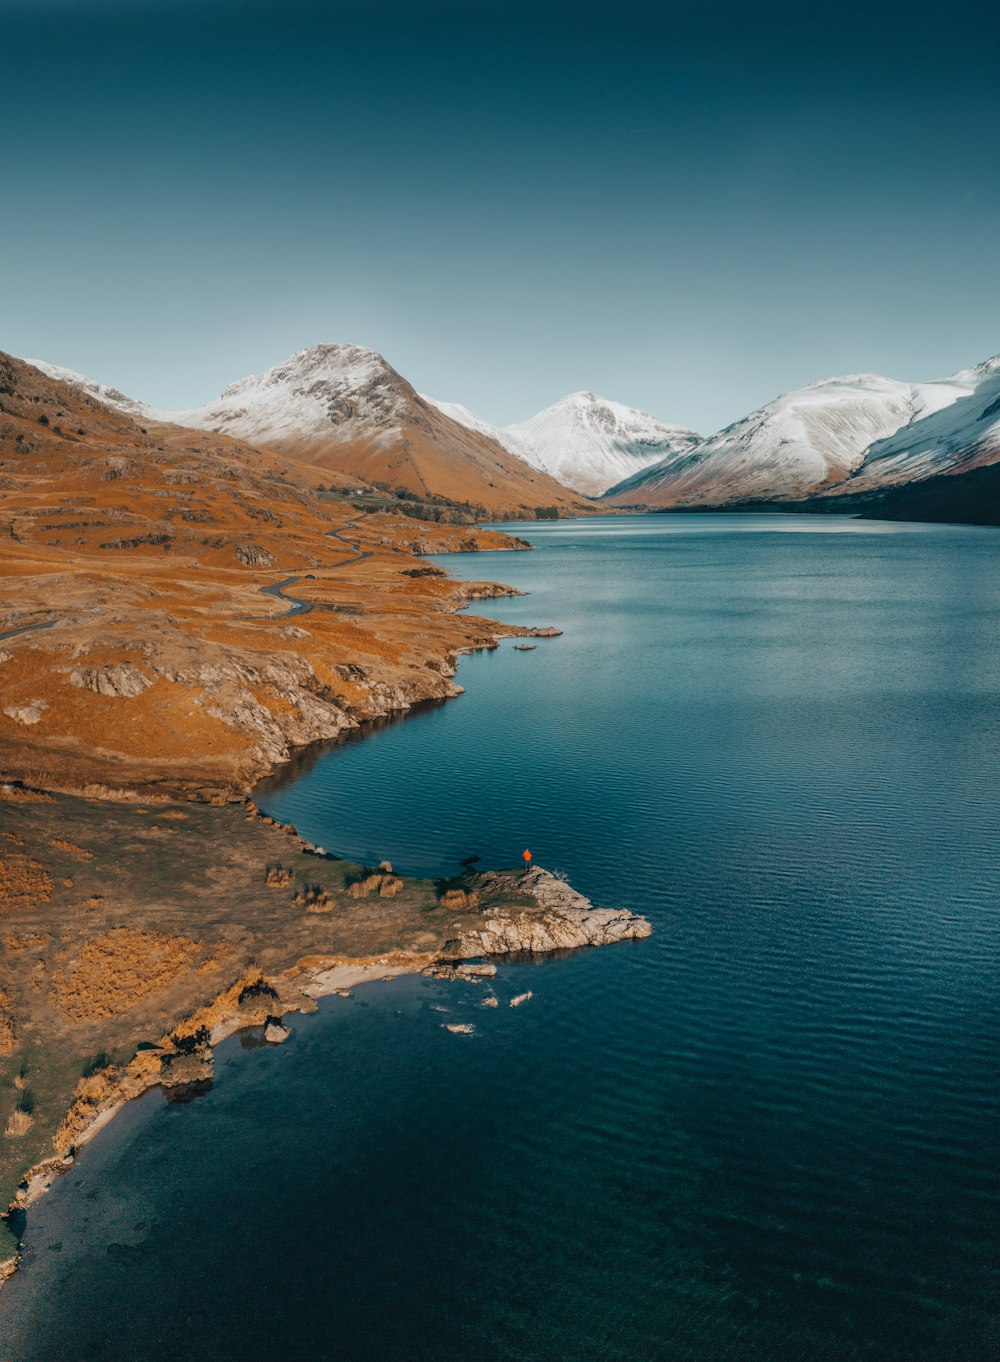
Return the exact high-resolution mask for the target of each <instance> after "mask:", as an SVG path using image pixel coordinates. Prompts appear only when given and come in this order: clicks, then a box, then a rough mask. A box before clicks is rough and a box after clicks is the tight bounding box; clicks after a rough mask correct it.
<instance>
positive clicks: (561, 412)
mask: <svg viewBox="0 0 1000 1362" xmlns="http://www.w3.org/2000/svg"><path fill="white" fill-rule="evenodd" d="M427 400H428V401H429V402H433V404H434V406H436V407H437V408H438V410H439V411H442V412H444V413H445V414H446V415H448V416H450V417H451V418H452V419H453V420H455V421H460V422H461V423H462V424H463V425H465V426H468V427H469V428H470V429H471V430H478V431H481V432H482V433H484V434H488V435H490V436H492V437H493V439H495V440H498V441H500V443H501V444H503V445H504V446H505V447H506V448H507V449H509V450H510V451H511V452H512V453H514V454H517V455H518V456H519V457H520V458H522V459H525V460H526V461H527V462H528V463H530V464H533V465H534V466H535V467H536V468H538V469H540V470H542V471H543V472H546V473H549V474H551V475H552V477H554V478H556V479H558V481H559V482H560V483H563V484H564V485H565V486H566V487H572V488H573V489H574V490H575V491H577V492H581V493H583V495H585V496H599V495H600V494H601V493H602V492H604V491H606V490H607V488H609V487H610V486H612V484H614V483H617V482H620V481H621V480H622V479H623V478H626V477H629V476H630V475H631V474H633V473H635V472H636V471H637V470H639V469H642V468H645V467H647V466H648V465H649V464H653V463H656V462H657V461H659V460H661V459H663V458H664V457H666V456H667V455H671V454H675V453H680V452H686V451H689V450H691V449H693V448H694V447H695V446H696V445H697V444H698V443H699V442H700V440H701V436H700V435H698V434H697V433H696V432H695V431H693V430H688V429H687V428H686V427H684V426H675V425H669V424H667V423H666V422H664V421H658V420H657V419H656V418H655V417H654V416H650V415H649V414H648V413H647V412H644V411H639V410H638V409H637V408H635V407H626V406H623V404H622V403H620V402H612V401H610V400H609V399H608V398H605V397H598V396H597V395H596V394H595V393H590V392H578V393H569V394H568V395H567V396H566V397H561V398H560V399H559V401H558V402H554V403H553V404H552V406H551V407H546V408H545V410H544V411H540V412H537V413H536V415H534V416H531V417H529V418H528V419H527V420H526V421H519V422H516V423H515V424H513V425H510V426H503V427H499V426H492V425H490V423H489V422H488V421H483V420H482V419H481V418H480V417H478V416H476V415H474V413H472V412H471V411H469V409H468V408H467V407H463V406H461V405H459V404H458V403H457V402H438V401H436V400H435V399H434V398H428V399H427Z"/></svg>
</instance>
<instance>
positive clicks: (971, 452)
mask: <svg viewBox="0 0 1000 1362" xmlns="http://www.w3.org/2000/svg"><path fill="white" fill-rule="evenodd" d="M932 387H933V388H934V389H936V390H938V391H940V392H941V393H942V394H944V393H948V394H950V395H951V400H950V401H949V402H948V403H947V404H946V405H941V406H931V407H930V408H929V409H927V410H925V411H922V412H919V413H917V414H916V415H915V416H914V419H913V420H911V421H910V422H909V423H908V424H907V425H905V426H903V427H901V428H900V429H899V430H898V431H896V432H895V433H894V434H892V435H890V436H888V437H886V438H885V439H883V440H877V441H876V442H875V443H874V444H872V445H871V446H870V447H869V448H868V450H867V451H866V453H865V457H864V460H863V462H862V463H861V465H860V467H859V468H858V469H857V470H856V471H855V473H854V474H852V476H851V478H850V479H849V480H848V481H847V482H845V483H844V484H843V486H842V487H839V488H837V489H836V491H837V492H838V493H845V494H846V493H854V492H865V491H869V490H872V489H876V488H880V487H894V486H899V485H900V484H903V483H910V482H916V481H920V480H922V479H924V478H930V477H934V476H935V475H937V474H940V473H947V472H950V471H952V470H958V471H963V470H965V469H969V468H977V467H982V466H983V465H986V464H992V463H995V462H996V461H997V459H1000V356H994V357H993V358H992V359H988V360H986V361H985V362H984V363H982V364H977V365H976V366H975V368H973V369H963V370H962V371H961V372H960V373H957V374H953V375H952V376H951V378H948V379H944V380H942V382H941V383H939V384H925V385H924V388H925V389H928V388H932Z"/></svg>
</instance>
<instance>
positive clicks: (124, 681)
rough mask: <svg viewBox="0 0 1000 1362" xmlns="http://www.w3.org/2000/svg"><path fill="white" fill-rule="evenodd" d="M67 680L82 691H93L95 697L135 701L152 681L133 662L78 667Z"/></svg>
mask: <svg viewBox="0 0 1000 1362" xmlns="http://www.w3.org/2000/svg"><path fill="white" fill-rule="evenodd" d="M66 680H67V681H68V682H69V683H70V685H71V686H77V687H78V688H79V689H80V690H92V691H93V692H94V693H95V695H114V696H118V697H121V698H123V699H134V698H135V696H137V695H141V694H142V692H143V691H144V690H148V689H149V687H150V686H151V685H152V684H153V682H152V680H151V679H150V678H149V677H148V676H147V675H146V673H145V672H141V671H140V670H139V668H138V667H135V666H133V665H132V663H131V662H118V663H115V664H113V665H111V666H107V667H76V668H74V670H73V671H71V672H70V674H69V676H68V677H67V678H66Z"/></svg>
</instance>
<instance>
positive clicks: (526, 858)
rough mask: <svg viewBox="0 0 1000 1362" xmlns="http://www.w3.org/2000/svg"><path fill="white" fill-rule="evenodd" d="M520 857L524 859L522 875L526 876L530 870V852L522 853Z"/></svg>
mask: <svg viewBox="0 0 1000 1362" xmlns="http://www.w3.org/2000/svg"><path fill="white" fill-rule="evenodd" d="M521 855H522V857H523V858H524V873H525V874H527V872H528V871H529V870H530V869H531V852H530V851H522V852H521Z"/></svg>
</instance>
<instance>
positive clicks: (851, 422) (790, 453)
mask: <svg viewBox="0 0 1000 1362" xmlns="http://www.w3.org/2000/svg"><path fill="white" fill-rule="evenodd" d="M28 363H31V364H34V365H36V366H37V367H38V368H39V369H41V370H42V371H43V372H45V373H47V374H49V375H50V376H51V377H53V378H57V379H62V380H65V381H68V382H70V383H74V384H76V385H77V386H79V387H81V388H83V389H84V391H86V392H88V393H90V394H91V395H92V396H93V397H95V398H97V399H98V400H99V401H102V402H105V403H107V404H108V405H110V406H113V407H116V408H118V409H119V410H121V411H124V412H126V413H128V414H129V415H130V416H133V417H136V418H138V419H140V420H141V419H143V418H145V419H148V420H160V421H171V422H174V423H176V424H178V425H184V426H193V427H195V428H198V429H203V430H215V431H223V432H225V433H227V434H230V435H234V436H237V437H239V438H242V439H245V440H248V441H250V442H259V443H262V444H267V443H269V442H270V441H280V440H284V439H291V440H303V441H308V440H317V439H333V440H339V441H347V440H351V439H355V438H358V437H361V436H364V437H365V438H366V439H368V440H370V441H373V442H375V443H376V444H380V445H381V444H391V443H392V442H393V441H394V440H396V439H397V438H398V437H399V433H400V431H401V429H402V428H403V427H407V428H412V427H414V426H418V427H419V426H424V427H426V425H427V423H428V421H430V420H432V419H437V418H436V414H435V413H434V412H432V411H431V410H430V409H431V408H436V409H437V410H438V411H440V412H442V413H443V414H444V415H445V416H447V417H450V418H451V420H453V421H455V422H457V423H458V424H459V425H461V426H465V427H467V428H468V429H471V430H474V431H477V432H478V433H480V434H481V435H485V436H487V437H489V438H491V439H493V440H495V441H497V442H498V443H499V444H500V445H502V446H503V448H504V449H506V450H507V451H508V452H509V453H510V454H513V455H514V456H516V457H517V458H519V459H521V460H523V461H524V462H525V463H527V464H529V465H531V466H532V467H533V468H535V469H539V470H541V471H543V472H545V473H549V474H551V475H552V476H553V477H554V478H556V479H557V480H558V481H559V482H561V483H563V485H564V486H567V487H571V488H572V489H573V490H574V491H578V492H582V493H584V494H585V495H588V496H599V495H600V494H601V493H604V492H606V495H607V497H608V499H609V501H611V502H612V503H613V504H615V505H624V506H629V505H643V504H648V505H654V506H655V505H659V506H673V505H679V506H684V505H695V506H698V505H701V506H706V505H708V506H710V505H726V504H729V503H732V502H737V501H744V500H748V499H753V500H762V501H763V500H785V501H794V500H798V499H800V498H803V497H808V496H815V495H818V494H823V495H842V494H847V493H853V492H864V491H871V490H873V489H876V488H880V487H887V486H894V485H897V484H900V483H904V482H910V481H914V480H919V479H922V478H926V477H930V476H932V475H933V474H935V473H942V472H950V471H961V470H963V469H965V468H972V467H976V466H977V465H982V464H988V463H993V462H997V461H1000V356H996V357H994V358H993V359H989V360H986V361H985V362H984V363H982V364H979V365H977V366H975V367H974V368H972V369H963V370H961V371H960V372H959V373H956V374H953V375H951V376H950V377H949V378H944V379H939V380H934V381H930V382H925V383H902V382H897V381H896V380H894V379H891V378H884V377H883V376H881V375H880V374H849V375H847V376H846V377H842V378H829V379H821V380H819V381H817V382H815V383H810V384H808V385H807V386H806V387H804V388H800V389H798V390H797V391H795V392H790V393H785V394H783V395H782V396H781V397H778V398H776V399H775V400H774V401H773V402H769V403H768V404H767V405H766V406H763V407H760V408H759V409H758V410H757V411H754V412H751V414H750V415H749V416H746V417H744V418H743V419H742V420H741V421H737V422H735V423H734V424H733V425H731V426H727V427H726V429H725V430H722V431H719V432H718V434H716V435H712V436H710V437H709V438H708V439H702V437H701V436H699V435H698V434H697V433H696V432H695V431H693V430H688V429H687V428H685V427H683V426H677V425H670V424H668V423H666V422H663V421H659V420H657V419H656V418H655V417H653V416H650V415H649V414H648V413H646V412H642V411H638V410H636V409H635V408H632V407H626V406H623V405H622V404H621V403H619V402H611V401H608V400H607V399H606V398H602V397H598V396H597V395H596V394H594V393H590V392H579V393H570V394H569V395H568V396H566V397H563V398H560V400H559V401H558V402H555V403H554V404H553V405H552V406H551V407H546V408H545V410H544V411H540V412H538V413H537V415H535V416H532V417H530V418H529V419H528V420H526V421H521V422H518V423H516V424H514V425H510V426H505V427H498V426H494V425H492V424H491V423H490V422H488V421H484V420H482V419H481V418H480V417H478V416H476V415H475V414H474V413H472V412H470V411H469V410H468V408H466V407H463V406H460V405H459V404H458V403H453V402H439V401H436V400H435V399H433V398H430V397H425V396H422V395H420V394H418V393H417V392H416V391H415V390H414V389H413V388H412V387H411V385H410V384H409V383H408V382H407V381H406V380H405V379H404V378H402V377H401V376H400V375H399V374H398V373H397V372H396V371H395V370H394V369H393V368H392V367H391V366H390V365H389V364H388V363H387V361H386V360H384V359H383V358H382V356H381V355H379V354H377V353H376V352H375V351H374V350H370V349H367V348H366V347H364V346H360V345H346V344H329V345H314V346H311V347H309V348H307V349H305V350H299V351H297V352H296V354H294V355H291V356H290V357H289V358H288V359H286V360H283V361H282V362H281V363H280V364H276V365H275V366H274V367H273V368H271V369H268V370H267V371H266V372H265V373H263V374H254V375H251V376H250V377H248V378H244V379H241V380H240V381H239V382H238V383H233V384H232V385H231V386H230V387H228V388H227V389H226V390H225V391H224V392H223V393H222V394H221V396H220V397H219V398H217V399H216V400H215V401H214V402H210V403H208V404H206V405H205V406H203V407H197V408H193V409H191V410H187V411H165V410H159V409H156V408H154V407H151V406H149V405H148V404H147V403H145V402H140V401H137V400H135V399H133V398H130V397H127V396H126V395H125V394H124V393H121V392H119V391H118V390H117V389H115V388H111V387H107V386H105V385H104V384H101V383H97V382H95V381H94V380H93V379H90V378H86V377H84V376H83V375H82V374H78V373H75V372H73V370H71V369H64V368H62V367H60V366H59V365H54V364H47V363H46V362H45V361H43V360H29V361H28ZM608 488H610V491H606V489H608Z"/></svg>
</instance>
